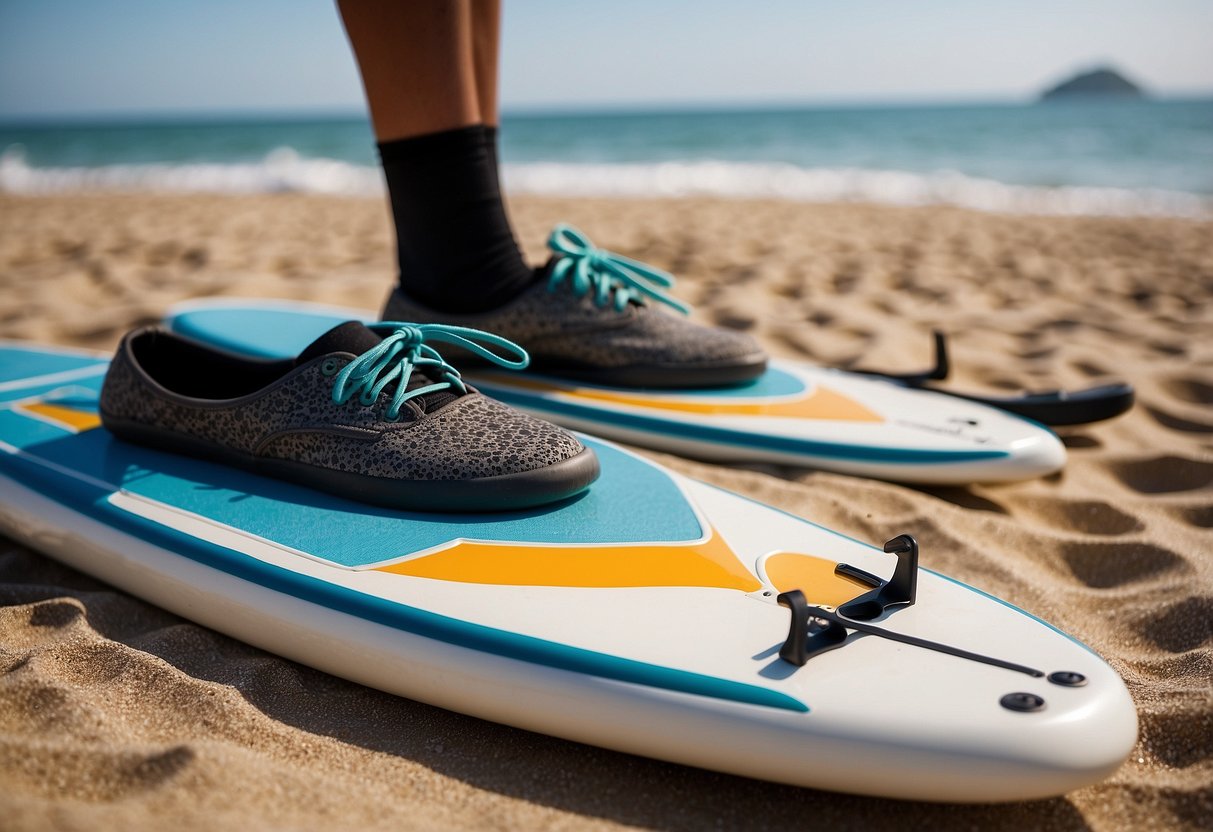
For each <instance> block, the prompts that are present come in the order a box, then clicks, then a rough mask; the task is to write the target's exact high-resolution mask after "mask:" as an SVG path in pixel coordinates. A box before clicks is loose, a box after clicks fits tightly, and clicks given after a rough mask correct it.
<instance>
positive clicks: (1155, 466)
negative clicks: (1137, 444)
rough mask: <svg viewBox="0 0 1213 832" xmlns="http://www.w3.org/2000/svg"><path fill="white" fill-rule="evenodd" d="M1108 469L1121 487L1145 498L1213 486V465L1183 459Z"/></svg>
mask: <svg viewBox="0 0 1213 832" xmlns="http://www.w3.org/2000/svg"><path fill="white" fill-rule="evenodd" d="M1108 467H1109V468H1110V469H1111V471H1112V473H1113V474H1115V475H1116V478H1117V479H1119V480H1120V481H1121V482H1122V483H1124V484H1125V485H1126V486H1128V487H1129V488H1131V489H1133V490H1134V491H1137V492H1140V493H1142V494H1169V493H1172V492H1175V491H1194V490H1196V489H1198V488H1204V487H1206V486H1207V485H1209V484H1210V483H1213V463H1208V462H1202V461H1200V460H1196V459H1185V458H1184V457H1180V456H1155V457H1149V458H1147V459H1135V460H1126V461H1123V462H1115V463H1112V464H1111V465H1109V466H1108Z"/></svg>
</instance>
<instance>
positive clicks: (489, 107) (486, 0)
mask: <svg viewBox="0 0 1213 832" xmlns="http://www.w3.org/2000/svg"><path fill="white" fill-rule="evenodd" d="M471 4H472V63H473V65H474V66H475V70H476V100H477V102H478V104H479V107H480V121H481V123H483V124H484V125H485V126H487V127H496V126H497V124H498V113H497V68H498V56H499V55H500V53H501V0H471Z"/></svg>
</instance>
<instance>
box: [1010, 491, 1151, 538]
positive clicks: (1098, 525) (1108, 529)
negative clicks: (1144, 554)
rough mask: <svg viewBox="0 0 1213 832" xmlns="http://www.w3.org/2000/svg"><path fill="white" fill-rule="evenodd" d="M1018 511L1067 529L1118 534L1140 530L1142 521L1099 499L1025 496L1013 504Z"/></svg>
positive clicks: (1062, 529)
mask: <svg viewBox="0 0 1213 832" xmlns="http://www.w3.org/2000/svg"><path fill="white" fill-rule="evenodd" d="M1016 509H1017V513H1018V512H1019V511H1022V512H1023V513H1024V514H1026V515H1028V516H1029V517H1032V518H1034V519H1036V520H1039V521H1041V522H1042V523H1045V524H1046V525H1048V526H1052V527H1053V528H1055V529H1060V530H1061V531H1066V532H1081V533H1083V534H1098V535H1120V534H1129V533H1130V532H1136V531H1141V530H1142V529H1143V528H1145V526H1144V524H1143V523H1142V522H1141V521H1140V520H1138V519H1137V518H1136V517H1134V516H1132V515H1131V514H1127V513H1125V512H1123V511H1121V510H1120V509H1118V508H1116V507H1115V506H1113V505H1111V504H1110V503H1105V502H1103V501H1101V500H1062V499H1055V498H1051V499H1036V498H1030V499H1024V500H1022V501H1020V502H1019V503H1018V505H1017V506H1016Z"/></svg>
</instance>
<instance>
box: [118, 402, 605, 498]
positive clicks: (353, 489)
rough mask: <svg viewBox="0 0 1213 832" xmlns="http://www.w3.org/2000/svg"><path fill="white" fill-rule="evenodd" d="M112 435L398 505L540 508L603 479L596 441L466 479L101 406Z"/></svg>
mask: <svg viewBox="0 0 1213 832" xmlns="http://www.w3.org/2000/svg"><path fill="white" fill-rule="evenodd" d="M100 415H101V422H102V424H103V425H104V426H105V427H106V429H107V430H109V431H110V433H112V434H113V435H114V436H116V437H118V438H119V439H122V440H125V441H127V442H132V443H134V444H137V445H143V446H146V447H150V448H155V449H156V450H162V451H168V452H169V453H174V454H183V455H185V456H191V457H196V458H198V459H204V460H206V461H208V462H219V463H222V464H225V465H230V466H232V467H235V468H240V469H242V470H245V471H249V472H251V473H254V474H259V475H261V476H267V477H273V478H275V479H280V480H287V481H289V482H291V483H292V484H295V485H306V486H308V487H310V488H314V489H317V490H319V491H324V492H327V493H329V494H334V495H336V496H338V497H343V498H345V499H348V500H355V501H357V502H360V503H367V504H370V505H375V506H382V507H385V508H392V509H397V510H400V511H424V512H497V511H517V510H520V509H527V508H535V507H537V506H542V505H547V504H549V503H554V502H558V501H560V500H565V499H568V498H570V497H573V496H576V495H577V494H580V493H581V492H582V491H585V490H586V489H587V488H589V486H590V484H591V483H593V482H594V481H595V480H596V479H598V474H599V473H600V468H599V465H598V457H597V456H596V455H595V454H594V452H593V451H592V450H591V449H590V448H583V449H582V450H581V452H580V453H578V454H577V455H575V456H572V457H569V458H568V459H565V460H561V461H560V462H557V463H554V464H552V465H548V466H546V467H543V468H536V469H534V470H532V471H521V472H519V473H516V474H500V475H497V476H492V477H478V478H475V479H466V480H400V479H392V478H389V477H373V476H368V475H365V474H354V473H350V472H348V471H336V470H333V469H331V468H321V467H318V466H315V465H309V464H307V463H305V462H298V461H296V460H291V459H276V458H273V457H262V456H254V455H253V454H249V453H245V452H243V451H238V450H235V449H233V448H228V447H225V446H223V445H217V444H214V443H212V442H207V441H206V440H203V439H198V438H197V437H193V436H187V435H184V434H180V433H176V432H174V431H170V430H166V429H164V428H158V427H154V426H150V425H145V424H141V423H139V422H131V421H129V420H126V419H119V418H115V417H113V416H110V415H107V414H106V413H104V412H102V413H101V414H100Z"/></svg>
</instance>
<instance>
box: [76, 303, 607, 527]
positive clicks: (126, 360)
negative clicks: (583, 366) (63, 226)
mask: <svg viewBox="0 0 1213 832" xmlns="http://www.w3.org/2000/svg"><path fill="white" fill-rule="evenodd" d="M435 342H442V343H447V344H458V345H460V346H462V347H464V348H466V349H468V350H469V351H471V352H472V353H474V354H477V355H480V356H481V357H482V358H489V359H491V360H493V361H495V362H496V363H498V364H500V365H502V366H508V367H512V368H515V369H517V368H520V367H523V366H526V353H525V352H523V351H522V350H521V349H519V348H518V347H517V346H516V345H514V344H510V343H509V342H508V341H506V340H505V339H502V338H498V337H496V336H492V335H488V334H487V333H476V332H471V331H468V330H459V329H457V328H454V327H444V326H440V325H438V326H434V325H424V324H417V325H414V324H398V323H392V324H382V325H378V326H376V327H374V328H367V327H365V326H363V325H362V324H360V323H357V322H354V321H350V322H348V323H344V324H342V325H340V326H338V327H336V328H334V329H332V330H330V331H329V332H327V333H326V334H325V335H323V336H321V337H320V338H319V339H317V340H316V341H315V342H314V343H313V344H312V345H311V346H309V347H308V348H307V349H306V350H304V352H303V353H302V354H301V355H300V356H299V357H298V358H296V359H287V360H285V361H262V360H258V359H250V358H244V357H241V356H237V355H233V354H231V353H227V352H224V351H221V350H217V349H215V348H214V347H210V346H208V345H206V344H202V343H200V342H197V341H193V340H191V339H188V338H183V337H182V336H180V335H176V334H173V333H171V332H168V331H166V330H164V329H161V328H158V327H146V328H144V329H139V330H136V331H134V332H131V333H129V334H128V335H127V336H126V337H125V338H123V340H122V343H121V344H120V345H119V347H118V352H117V354H116V355H115V356H114V360H113V362H112V363H111V364H110V367H109V371H108V372H107V374H106V377H105V385H104V387H103V388H102V391H101V402H100V411H101V421H102V423H103V424H104V425H105V427H106V428H108V429H109V430H110V431H111V432H113V433H114V434H115V435H116V436H118V437H120V438H122V439H126V440H129V441H133V442H138V443H141V444H145V445H152V446H154V447H157V448H159V449H162V450H168V451H173V452H177V453H185V454H189V455H191V456H199V457H203V458H205V459H209V460H212V461H219V462H224V463H227V464H231V465H235V466H239V467H241V468H245V469H248V470H251V471H253V472H255V473H258V474H266V475H269V476H274V477H279V478H282V479H288V480H290V481H292V482H295V483H301V484H304V485H309V486H311V487H314V488H319V489H322V490H324V491H329V492H331V493H334V494H337V495H340V496H342V497H347V498H350V499H354V500H360V501H363V502H368V503H374V504H376V505H383V506H389V507H392V508H398V509H406V510H417V511H497V510H506V509H519V508H526V507H530V506H536V505H541V504H543V503H549V502H553V501H556V500H560V499H563V498H566V497H570V496H572V495H574V494H577V493H578V492H580V491H582V490H584V489H585V488H586V487H588V486H589V485H590V483H592V482H593V481H594V480H595V479H597V477H598V460H597V458H596V457H595V455H594V452H593V451H592V450H590V449H589V448H586V447H585V446H584V445H582V444H581V442H579V441H578V440H577V438H576V437H575V436H573V435H572V434H570V433H568V432H567V431H564V430H562V429H561V428H558V427H556V426H555V425H553V424H550V423H548V422H545V421H543V420H541V419H536V418H534V417H532V416H528V415H526V414H525V413H522V412H520V411H518V410H515V409H513V408H512V407H509V406H507V405H504V404H501V403H500V402H497V401H494V400H492V399H489V398H486V397H485V396H482V395H480V394H479V393H477V392H476V391H475V390H474V389H472V388H471V387H468V386H467V385H465V384H464V383H463V382H462V381H461V380H460V378H459V373H458V372H457V371H456V370H455V369H454V368H453V367H451V366H450V365H449V364H447V363H446V362H445V361H443V360H442V357H441V356H440V355H439V354H438V352H436V351H435V350H434V348H433V347H432V346H431V344H433V343H435ZM477 342H480V343H477ZM486 343H487V344H489V345H492V346H496V347H499V348H502V349H506V350H512V351H515V353H516V355H517V356H518V359H517V360H515V359H513V358H511V357H503V356H501V355H498V354H497V353H494V352H491V351H490V350H489V349H488V348H486V347H485V346H483V345H482V344H486Z"/></svg>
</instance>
